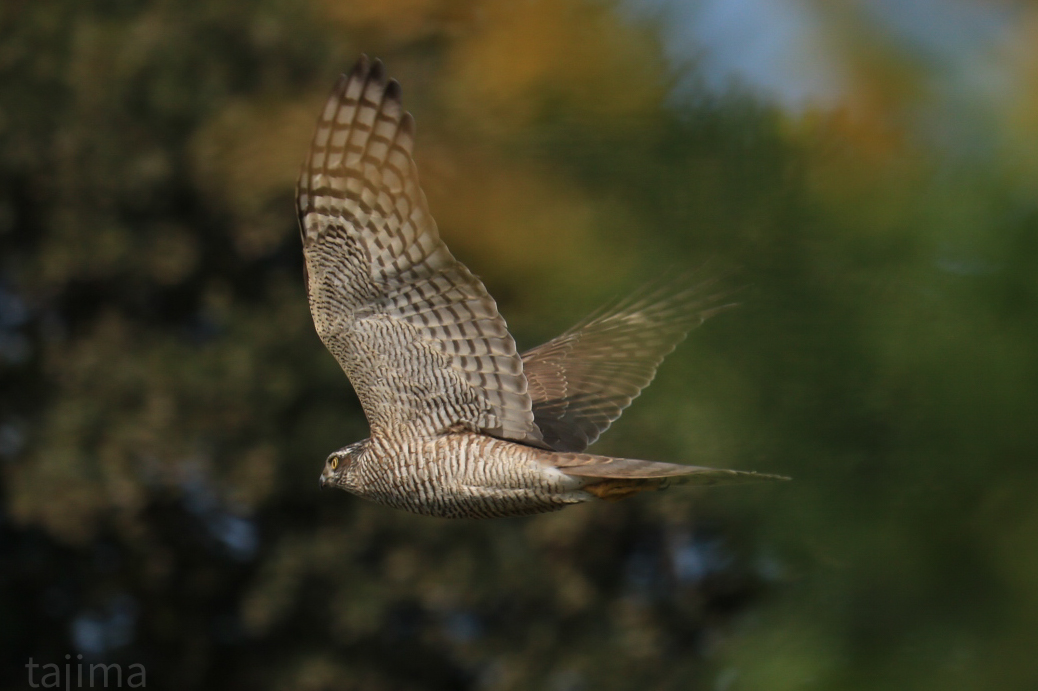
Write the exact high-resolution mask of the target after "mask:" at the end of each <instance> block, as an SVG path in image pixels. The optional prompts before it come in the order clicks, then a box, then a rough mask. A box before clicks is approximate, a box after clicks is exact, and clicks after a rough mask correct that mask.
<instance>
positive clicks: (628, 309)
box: [523, 282, 731, 451]
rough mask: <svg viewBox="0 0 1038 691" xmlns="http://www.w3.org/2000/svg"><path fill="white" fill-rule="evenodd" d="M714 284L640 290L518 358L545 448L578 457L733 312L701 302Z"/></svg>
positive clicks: (712, 301) (711, 299) (712, 298)
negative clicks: (688, 339) (666, 364)
mask: <svg viewBox="0 0 1038 691" xmlns="http://www.w3.org/2000/svg"><path fill="white" fill-rule="evenodd" d="M709 285H712V282H707V283H701V284H699V285H696V286H691V287H688V286H686V285H684V283H683V282H679V283H678V284H676V285H670V286H666V287H664V288H662V289H652V288H650V289H646V290H642V291H640V292H639V293H637V294H635V295H633V296H631V297H630V298H628V299H627V300H624V301H622V302H621V303H619V304H617V305H616V306H614V307H612V308H609V309H604V310H601V311H599V312H598V313H596V314H593V315H591V316H590V317H588V318H587V319H585V320H584V321H582V322H581V323H579V324H577V325H576V326H574V327H573V328H572V329H570V330H569V331H567V332H566V333H564V334H562V335H561V336H559V337H557V338H554V339H552V340H551V341H548V342H547V343H545V344H544V345H541V346H538V347H536V348H534V349H533V350H530V351H527V352H526V353H523V370H524V371H525V372H526V379H527V381H528V382H529V386H530V396H531V398H532V399H533V415H534V419H535V421H536V423H537V426H538V427H539V428H540V430H541V434H542V435H543V437H544V442H545V443H546V444H547V445H548V446H550V447H551V448H553V449H555V450H557V451H583V450H584V449H586V448H587V447H588V446H589V445H590V444H592V443H593V442H594V441H595V440H596V439H598V437H599V435H601V434H602V432H604V431H605V430H606V429H608V428H609V425H611V424H612V423H613V421H614V420H616V419H617V418H618V417H620V414H621V413H622V412H623V411H624V409H625V408H626V407H627V406H629V405H630V404H631V401H632V400H634V398H635V397H637V396H638V394H640V393H641V391H642V389H644V388H645V387H646V386H648V385H649V382H651V381H652V378H653V377H654V376H656V368H657V367H658V366H659V364H660V363H661V362H662V361H663V358H664V357H666V355H667V354H668V353H670V352H671V351H672V350H674V347H675V346H676V345H677V344H678V343H680V342H681V341H682V340H683V339H684V338H685V335H686V334H687V333H688V332H689V330H690V329H692V328H693V327H695V326H698V325H699V324H701V323H703V321H704V320H705V319H707V318H708V317H709V316H711V315H713V314H715V313H716V312H718V311H720V310H722V309H724V308H726V307H729V306H731V305H720V306H718V305H717V302H718V298H719V297H722V296H719V295H712V294H708V295H704V294H703V292H704V290H703V289H704V288H706V287H708V286H709Z"/></svg>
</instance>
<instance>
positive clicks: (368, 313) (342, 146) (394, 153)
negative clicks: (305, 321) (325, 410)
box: [297, 57, 541, 444]
mask: <svg viewBox="0 0 1038 691" xmlns="http://www.w3.org/2000/svg"><path fill="white" fill-rule="evenodd" d="M413 147H414V120H413V119H412V117H411V115H410V114H409V113H406V112H404V111H403V109H402V107H401V103H400V87H399V85H398V84H397V82H395V81H388V82H387V81H386V79H385V76H384V71H383V68H382V63H381V62H380V61H377V60H376V61H375V62H374V63H370V62H369V61H368V59H367V58H366V57H364V58H362V59H361V60H360V62H359V63H358V64H357V66H356V67H355V68H354V69H353V71H352V73H351V74H350V75H348V76H346V75H344V76H343V77H341V78H340V79H339V82H338V83H337V84H336V86H335V89H334V90H333V91H332V94H331V96H330V97H329V99H328V103H327V105H326V106H325V109H324V111H323V113H322V114H321V117H320V119H319V120H318V123H317V129H316V132H315V134H314V139H313V144H312V145H311V148H310V151H309V154H308V155H307V158H306V162H305V164H304V166H303V170H302V173H301V175H300V178H299V184H298V187H297V205H298V213H299V221H300V232H301V234H302V239H303V250H304V255H305V266H306V274H307V279H306V280H307V292H308V295H309V299H310V310H311V313H312V315H313V318H314V324H315V326H316V327H317V332H318V334H319V335H320V337H321V340H322V341H323V342H324V344H325V346H327V348H328V350H329V351H330V352H331V353H332V355H334V356H335V358H336V359H337V360H338V362H339V364H340V365H341V366H342V368H343V370H345V372H346V374H347V376H348V377H349V379H350V381H351V383H352V384H353V387H354V389H355V391H356V392H357V395H358V397H359V398H360V400H361V404H362V405H363V407H364V411H365V413H366V415H367V417H368V421H369V423H370V424H371V427H372V432H373V434H379V433H383V434H388V433H395V432H399V431H400V429H402V428H407V429H408V430H409V431H410V432H411V433H415V434H418V435H434V434H437V433H439V432H440V431H442V430H444V429H447V428H449V427H452V426H454V425H459V424H460V425H463V426H466V427H470V428H473V429H475V430H479V431H482V432H485V433H488V434H493V435H496V436H501V437H504V438H508V439H513V440H516V441H522V442H526V443H532V444H540V443H541V435H540V432H539V430H538V428H537V426H536V425H535V424H534V420H533V412H532V402H531V399H530V396H529V393H528V391H527V380H526V377H525V375H524V374H523V366H522V361H521V360H520V358H519V356H518V354H517V353H516V349H515V341H514V340H513V339H512V336H511V335H510V334H509V333H508V329H507V327H506V325H505V321H504V319H502V317H501V315H500V314H498V311H497V305H496V303H495V302H494V300H493V298H491V297H490V295H489V294H488V293H487V291H486V288H484V286H483V284H482V282H481V281H480V280H479V279H478V278H476V277H475V276H474V275H473V274H472V273H471V272H470V271H469V270H468V269H467V268H465V266H463V265H462V264H461V263H460V262H458V261H457V260H456V259H455V258H454V257H453V256H452V255H451V253H450V251H449V250H448V249H447V247H446V245H444V244H443V242H442V241H441V240H440V238H439V234H438V232H437V229H436V222H435V221H434V220H433V218H432V216H431V215H430V214H429V210H428V206H427V203H426V200H425V195H424V193H423V192H422V190H421V188H420V187H419V186H418V173H417V169H416V167H415V164H414V161H413V159H412V151H413Z"/></svg>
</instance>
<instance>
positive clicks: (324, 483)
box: [321, 473, 328, 489]
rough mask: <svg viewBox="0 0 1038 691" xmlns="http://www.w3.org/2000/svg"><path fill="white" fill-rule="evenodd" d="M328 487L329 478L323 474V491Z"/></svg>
mask: <svg viewBox="0 0 1038 691" xmlns="http://www.w3.org/2000/svg"><path fill="white" fill-rule="evenodd" d="M327 486H328V476H327V475H325V474H324V473H321V489H324V488H325V487H327Z"/></svg>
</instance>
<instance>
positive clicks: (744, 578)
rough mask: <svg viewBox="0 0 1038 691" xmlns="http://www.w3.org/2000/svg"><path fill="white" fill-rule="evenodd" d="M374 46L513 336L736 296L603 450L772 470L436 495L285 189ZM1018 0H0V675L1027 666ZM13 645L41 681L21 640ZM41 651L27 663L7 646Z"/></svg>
mask: <svg viewBox="0 0 1038 691" xmlns="http://www.w3.org/2000/svg"><path fill="white" fill-rule="evenodd" d="M361 52H366V53H368V54H369V55H372V56H379V57H381V58H383V59H384V60H385V61H386V64H387V67H388V71H389V73H390V75H392V76H395V77H396V78H397V79H399V80H400V81H401V82H402V84H403V88H404V97H405V104H406V107H407V108H408V109H409V110H411V111H412V112H413V113H414V114H415V116H416V119H417V121H418V127H419V132H418V144H417V158H418V163H419V168H420V171H421V175H422V180H423V184H424V187H425V189H426V192H427V194H428V196H429V198H430V203H431V207H432V210H433V213H434V215H435V216H436V217H437V219H438V220H439V223H440V227H441V232H442V235H443V237H444V238H445V239H446V241H447V242H448V244H449V245H450V246H451V248H452V249H453V250H454V252H455V254H456V255H457V256H458V257H459V258H461V259H462V260H463V261H465V262H466V263H467V264H468V265H469V266H470V267H471V268H472V269H473V271H475V272H476V273H478V274H480V275H481V276H483V278H484V280H485V282H486V283H487V285H488V288H489V289H490V291H491V293H492V294H493V295H495V296H496V297H497V298H498V302H499V305H500V308H501V311H502V312H503V314H504V315H505V317H506V318H507V320H508V322H509V324H510V326H511V327H512V329H513V331H514V333H515V335H516V338H517V340H518V341H519V344H520V347H522V348H528V347H532V346H534V345H536V344H538V343H540V342H541V341H543V340H545V339H547V338H549V337H551V336H553V335H555V334H556V333H558V332H560V331H561V330H563V329H565V328H566V327H567V326H568V325H569V324H571V323H573V322H574V321H576V320H577V319H578V318H580V317H581V316H583V315H584V314H585V313H586V312H588V311H590V310H591V309H593V308H595V307H597V306H598V305H599V304H601V303H602V302H604V301H606V300H608V299H610V298H612V297H614V296H617V295H622V294H623V293H625V292H626V291H628V290H630V289H632V288H634V287H636V286H638V285H640V284H642V283H644V282H646V281H648V280H650V279H652V278H653V277H654V276H657V275H659V274H660V273H661V272H663V271H667V270H679V271H680V270H683V269H688V268H698V267H702V266H704V265H706V266H707V269H706V272H707V273H709V272H718V273H722V274H725V275H727V277H728V278H727V279H726V280H727V281H729V284H730V286H731V287H733V288H741V290H740V291H739V292H738V300H739V301H740V302H741V303H742V305H741V306H740V307H739V308H738V309H736V310H731V311H727V312H725V313H724V314H722V315H720V316H717V317H715V318H714V319H712V320H711V321H709V322H708V323H707V324H706V325H705V326H703V327H702V328H700V329H698V330H697V331H696V332H694V333H693V334H692V337H691V338H690V339H689V341H688V342H686V343H685V344H684V345H682V346H681V347H680V349H679V350H678V351H677V352H676V353H675V354H674V355H672V356H671V357H670V358H669V359H668V361H667V362H666V363H665V365H664V366H663V367H662V369H661V371H660V376H659V378H658V380H657V382H656V383H655V384H654V385H653V386H652V387H651V388H650V389H649V390H648V391H647V392H646V394H645V395H643V396H642V397H641V398H640V399H639V400H638V401H636V403H635V405H634V406H633V407H632V408H631V409H629V410H628V412H627V413H626V414H625V416H624V417H623V418H622V419H621V420H620V422H619V423H617V424H616V425H615V426H614V428H613V429H612V430H611V431H610V432H609V434H607V435H606V436H605V438H604V439H603V440H602V441H601V442H600V443H599V444H598V445H597V446H596V447H595V449H596V450H598V451H600V452H603V453H613V454H621V455H631V456H640V457H646V458H651V459H656V460H668V461H679V462H692V463H696V464H701V465H713V466H721V467H737V468H744V469H754V470H759V471H766V472H778V473H783V474H788V475H792V476H794V478H795V481H794V482H793V483H787V484H783V485H781V486H766V487H739V488H718V489H714V490H710V491H702V490H689V489H678V490H671V491H669V492H665V493H663V494H660V495H649V496H642V497H637V498H635V499H631V500H627V501H625V502H622V503H618V504H600V505H586V506H580V507H575V508H571V509H568V510H566V511H564V512H561V513H558V514H552V515H545V516H539V517H532V518H525V519H514V520H497V521H489V522H467V521H460V522H447V521H440V520H433V519H428V518H421V517H416V516H411V515H408V514H404V513H400V512H395V511H392V510H389V509H383V508H381V507H378V506H375V505H372V504H368V503H364V502H362V501H360V500H358V499H355V498H353V497H351V496H348V495H346V494H343V493H338V492H330V491H328V492H320V491H319V490H318V483H317V477H318V474H319V471H320V468H321V465H322V463H323V461H324V458H325V456H326V454H327V453H328V452H329V451H331V450H332V449H335V448H338V447H340V446H342V445H344V444H346V443H349V442H352V441H354V440H356V439H359V438H361V437H363V436H365V435H366V424H365V422H364V418H363V415H362V412H361V410H360V408H359V406H358V404H357V402H356V400H355V398H354V397H353V395H352V393H351V392H350V390H349V386H348V384H347V383H346V380H345V378H344V377H343V376H342V374H341V372H340V371H339V370H338V368H337V366H336V364H335V362H334V361H333V360H332V358H331V357H330V356H329V355H328V354H327V353H326V352H325V351H324V349H323V348H322V346H321V344H320V342H319V341H318V339H317V337H316V335H315V333H314V331H313V328H312V325H311V323H310V318H309V314H308V311H307V305H306V299H305V295H304V290H303V282H302V259H301V251H300V246H299V240H298V234H297V230H296V220H295V218H294V215H293V206H292V199H293V184H294V179H295V176H296V174H297V171H298V166H299V165H300V162H301V160H302V157H303V155H304V151H305V148H306V146H307V143H308V140H309V137H310V135H311V131H312V129H311V128H312V126H313V123H314V121H315V118H316V115H317V113H318V111H319V108H320V106H321V104H322V102H323V100H324V98H325V96H326V94H327V92H328V90H329V88H330V87H331V85H332V83H333V82H334V80H335V78H336V76H337V75H338V73H339V72H341V71H345V70H348V69H349V68H350V67H351V66H352V64H353V62H354V61H355V60H356V58H357V56H358V55H359V54H360V53H361ZM1036 193H1038V5H1036V4H1035V3H1032V2H1022V1H1019V2H1015V1H1012V0H620V1H615V2H610V1H606V0H306V1H303V0H207V1H206V2H191V1H188V0H54V1H50V2H41V1H39V0H4V2H3V4H2V5H0V248H2V249H0V252H2V254H0V497H2V498H0V688H3V689H23V688H28V680H27V673H26V669H25V667H24V665H25V664H26V663H27V662H28V659H29V658H30V657H32V658H33V659H34V661H35V662H37V663H39V664H44V663H47V662H59V663H63V662H64V656H65V655H66V654H69V655H73V656H74V655H77V654H79V655H83V656H84V660H86V661H87V662H90V661H106V662H120V663H122V664H124V665H129V664H132V663H140V664H144V665H145V666H146V669H147V687H148V688H157V689H185V690H186V689H250V690H252V689H279V690H286V691H296V690H298V691H319V690H326V689H327V690H330V691H339V690H342V691H388V690H396V689H401V690H412V689H413V690H426V689H429V690H441V689H442V690H444V691H446V690H472V691H477V690H484V689H486V690H493V691H498V690H501V691H504V690H512V689H516V690H519V689H544V690H547V691H580V690H583V689H588V690H590V689H596V690H599V689H601V690H603V691H608V690H613V689H617V690H621V689H623V690H626V689H673V690H678V689H708V690H716V691H738V690H760V689H767V690H769V691H785V690H787V689H788V690H793V689H826V690H834V689H840V690H844V689H846V690H866V689H868V690H873V689H875V690H879V689H884V690H886V689H899V690H900V689H905V690H912V691H915V690H920V691H922V690H924V689H925V690H930V689H933V690H940V691H945V690H947V689H964V690H976V691H990V690H991V689H1013V690H1015V689H1021V690H1023V689H1034V688H1038V664H1036V662H1035V659H1036V655H1038V501H1036V499H1038V464H1036V458H1038V435H1036V433H1035V426H1036V422H1035V414H1036V412H1038V405H1036V404H1038V400H1036V398H1038V371H1036V370H1038V368H1036V364H1038V360H1036V352H1038V312H1036V307H1038V271H1036V270H1038V196H1036ZM38 674H39V673H38ZM38 682H39V677H37V683H38Z"/></svg>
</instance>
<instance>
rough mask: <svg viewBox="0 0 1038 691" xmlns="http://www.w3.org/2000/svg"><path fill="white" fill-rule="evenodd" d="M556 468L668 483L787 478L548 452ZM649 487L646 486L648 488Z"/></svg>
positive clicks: (570, 472)
mask: <svg viewBox="0 0 1038 691" xmlns="http://www.w3.org/2000/svg"><path fill="white" fill-rule="evenodd" d="M551 456H552V461H553V462H554V465H555V467H557V468H558V469H559V470H561V471H562V472H564V473H566V474H567V475H574V476H577V477H588V478H602V479H610V480H651V479H663V478H666V479H667V480H668V481H669V484H693V485H721V484H724V485H730V484H742V483H748V482H767V481H773V480H789V478H788V477H785V476H782V475H769V474H766V473H756V472H752V471H745V470H728V469H724V468H704V467H702V466H694V465H679V464H677V463H659V462H656V461H640V460H637V459H633V458H612V457H609V456H596V455H593V454H582V453H581V454H578V453H555V454H551ZM647 489H648V488H647Z"/></svg>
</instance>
